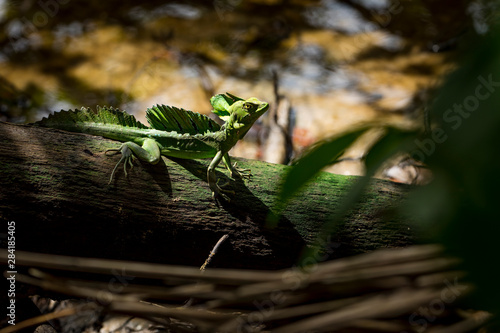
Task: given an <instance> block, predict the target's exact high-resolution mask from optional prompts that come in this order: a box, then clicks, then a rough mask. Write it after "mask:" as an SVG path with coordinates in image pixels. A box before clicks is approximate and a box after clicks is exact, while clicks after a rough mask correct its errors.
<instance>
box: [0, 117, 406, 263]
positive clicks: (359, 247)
mask: <svg viewBox="0 0 500 333" xmlns="http://www.w3.org/2000/svg"><path fill="white" fill-rule="evenodd" d="M118 146H119V143H118V142H116V141H112V140H107V139H103V138H101V137H95V136H89V135H85V134H75V133H67V132H63V131H59V130H53V129H46V128H38V127H32V126H26V125H13V124H8V123H0V161H1V162H0V179H1V180H2V186H1V187H0V219H1V220H2V222H4V223H3V225H4V226H5V225H6V222H7V221H15V223H16V242H17V243H16V249H17V250H26V251H35V252H44V253H52V254H65V255H73V256H83V257H100V258H110V259H111V258H112V259H122V260H137V261H147V262H157V263H168V264H181V265H194V266H200V265H201V264H203V262H204V261H205V259H206V258H207V256H208V254H209V252H210V250H211V249H212V247H213V246H214V245H215V243H216V242H217V241H218V240H219V239H220V237H221V236H223V235H224V234H228V235H229V238H228V240H227V241H226V242H224V244H222V246H221V247H220V249H219V252H218V253H217V256H216V257H215V258H214V259H213V260H212V262H211V266H213V267H226V268H254V269H278V268H284V267H290V266H292V265H293V264H294V263H296V261H297V258H298V256H299V255H300V253H301V252H302V251H303V250H304V249H305V248H306V247H307V246H308V245H310V244H312V243H313V242H314V241H315V239H316V237H317V235H318V232H319V231H320V230H321V228H322V226H323V225H324V223H326V222H328V221H329V219H331V217H332V216H333V214H334V213H335V211H336V208H337V205H338V204H339V202H340V201H341V200H340V198H341V197H342V196H343V195H344V193H345V192H346V191H348V189H349V186H350V185H351V184H353V183H354V182H355V180H356V178H355V177H346V176H339V175H333V174H328V173H322V174H321V176H320V177H318V178H317V179H316V181H315V182H314V184H312V185H311V186H310V187H309V188H308V189H307V190H306V191H304V192H303V193H302V194H301V195H300V197H298V198H296V199H294V200H293V201H292V202H291V203H290V205H289V206H288V208H287V210H286V211H285V212H284V215H283V217H282V218H281V220H280V221H279V224H278V226H277V227H275V228H268V227H266V218H267V216H268V215H269V214H270V213H271V211H272V209H273V203H274V201H275V196H276V190H277V188H278V186H279V183H280V179H281V176H282V175H283V172H284V171H285V170H286V169H287V168H289V167H287V166H283V165H276V164H269V163H264V162H258V161H250V160H244V159H238V164H239V165H240V166H242V167H244V168H250V169H251V170H252V174H253V175H254V176H253V178H252V180H251V181H250V182H247V181H245V182H243V181H241V180H237V181H233V180H230V179H229V178H228V175H227V174H226V173H225V171H224V170H223V169H219V171H218V177H219V178H220V183H221V184H224V183H226V182H227V183H229V184H228V186H227V188H228V189H231V190H234V191H235V193H236V194H235V195H233V196H232V197H231V202H229V203H224V204H222V205H221V206H217V205H216V203H215V202H214V201H213V200H212V198H211V194H210V190H209V188H208V184H207V182H206V168H207V165H208V161H205V160H181V159H175V160H174V159H168V158H164V161H165V163H160V164H159V165H156V166H149V165H143V164H140V162H136V163H135V164H136V165H135V167H134V168H133V169H132V170H131V171H129V176H128V177H125V175H124V173H123V169H121V168H119V169H118V172H117V174H116V176H115V179H114V181H113V182H112V183H111V184H110V185H108V180H109V176H110V174H111V170H112V169H113V167H114V166H115V164H116V162H117V159H118V158H119V157H118V156H106V155H105V154H104V151H105V150H106V149H108V148H116V147H118ZM407 190H408V187H407V186H404V185H399V184H394V183H391V182H387V181H381V180H374V181H373V183H372V185H371V186H370V188H369V190H368V192H367V194H366V195H365V196H364V198H363V200H362V201H361V202H360V203H359V204H358V205H357V207H356V208H355V209H353V210H352V211H351V212H350V213H349V215H348V216H347V219H346V221H345V223H344V224H343V225H342V227H341V228H339V229H337V230H336V231H335V232H334V233H333V234H332V237H331V239H330V240H331V244H330V246H329V248H330V249H331V250H332V251H330V253H329V256H330V258H339V257H345V256H349V255H353V254H357V253H363V252H368V251H371V250H374V249H377V248H381V247H400V246H406V245H409V244H412V243H414V242H415V236H414V233H413V231H412V229H411V226H410V225H409V224H408V223H407V222H406V221H401V220H398V219H397V218H396V217H394V216H389V217H387V216H384V215H383V214H382V212H383V211H385V210H386V209H388V208H389V209H390V207H391V206H393V205H394V203H397V202H399V201H401V200H402V199H403V198H404V196H405V193H406V192H407ZM2 232H3V233H5V232H6V227H5V228H4V231H2ZM3 242H4V243H3V244H2V246H4V247H5V240H3Z"/></svg>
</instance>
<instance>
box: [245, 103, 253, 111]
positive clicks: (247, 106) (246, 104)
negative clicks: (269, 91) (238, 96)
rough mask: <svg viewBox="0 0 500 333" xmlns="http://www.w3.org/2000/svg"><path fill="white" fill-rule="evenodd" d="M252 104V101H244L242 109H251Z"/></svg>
mask: <svg viewBox="0 0 500 333" xmlns="http://www.w3.org/2000/svg"><path fill="white" fill-rule="evenodd" d="M253 106H254V104H253V103H245V104H243V109H245V110H247V111H251V110H252V109H253Z"/></svg>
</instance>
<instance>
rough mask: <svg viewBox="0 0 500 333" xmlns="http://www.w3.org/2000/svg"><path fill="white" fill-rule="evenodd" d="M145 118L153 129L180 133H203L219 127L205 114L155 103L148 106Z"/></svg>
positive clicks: (213, 130)
mask: <svg viewBox="0 0 500 333" xmlns="http://www.w3.org/2000/svg"><path fill="white" fill-rule="evenodd" d="M146 119H147V120H148V122H149V125H150V126H151V127H152V128H154V129H157V130H162V131H169V132H170V131H174V132H177V133H182V134H184V133H188V134H193V135H194V134H204V133H206V132H216V131H218V130H219V129H220V125H219V124H217V123H216V122H215V121H213V120H212V119H210V118H208V117H207V116H205V115H203V114H200V113H196V112H192V111H188V110H184V109H180V108H176V107H174V106H166V105H156V106H154V107H152V108H149V109H147V111H146Z"/></svg>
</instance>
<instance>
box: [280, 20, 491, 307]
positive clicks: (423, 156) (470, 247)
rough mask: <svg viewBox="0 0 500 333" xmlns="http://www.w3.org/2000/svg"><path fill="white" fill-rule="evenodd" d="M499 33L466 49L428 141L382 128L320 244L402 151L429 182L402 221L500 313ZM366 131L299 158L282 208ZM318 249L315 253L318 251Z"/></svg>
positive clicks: (442, 93) (434, 110) (434, 109)
mask: <svg viewBox="0 0 500 333" xmlns="http://www.w3.org/2000/svg"><path fill="white" fill-rule="evenodd" d="M498 37H499V30H498V28H495V29H493V30H492V31H490V32H489V33H488V34H487V35H485V36H483V37H482V38H480V39H478V40H476V41H475V42H474V43H471V47H470V50H469V51H468V52H466V54H465V56H463V59H462V65H461V66H460V67H459V68H458V69H457V70H456V71H455V72H454V73H452V74H451V75H450V76H449V77H448V79H447V80H446V82H445V83H444V84H443V86H442V87H441V89H440V90H439V93H438V95H437V97H436V99H435V101H434V103H433V104H432V106H431V108H430V114H431V117H432V129H431V131H429V132H427V133H423V134H422V135H418V133H414V132H413V133H412V132H405V131H402V130H399V129H396V128H387V129H386V134H385V135H384V136H383V137H381V138H380V139H379V140H378V142H377V143H376V144H375V145H374V146H373V147H372V148H371V150H370V152H369V153H368V155H367V156H366V160H365V162H366V167H367V176H366V177H360V179H359V181H358V182H357V183H356V184H355V185H354V186H353V187H352V189H351V191H350V192H349V193H347V194H346V197H345V198H344V202H343V204H341V205H340V206H341V207H342V208H341V211H340V212H338V213H337V215H336V216H335V217H334V218H333V219H331V220H330V221H327V222H326V224H325V227H324V229H325V231H324V234H325V236H326V235H328V233H329V232H330V231H331V230H333V229H332V227H333V226H334V225H336V224H339V223H341V222H342V217H343V216H344V215H345V213H346V212H347V211H348V210H349V209H350V208H352V207H353V205H355V204H356V203H357V202H358V200H359V199H360V197H361V195H362V193H363V189H364V188H365V186H366V185H367V184H368V182H369V177H370V176H372V175H373V174H374V172H375V171H376V170H377V169H378V168H379V167H380V166H381V164H382V163H383V161H384V160H386V159H387V158H389V157H390V156H392V155H394V154H395V153H397V152H401V151H406V152H409V153H410V154H411V156H412V157H414V158H417V159H420V160H423V161H424V162H425V163H426V164H427V165H428V166H429V167H430V168H431V169H432V170H433V173H434V178H435V179H434V180H433V181H432V182H431V183H430V184H429V185H428V186H423V187H421V188H418V189H416V190H415V191H413V192H412V193H411V195H410V198H409V200H408V202H406V203H405V204H404V206H403V207H402V208H403V209H402V210H401V212H402V213H404V214H408V213H410V214H411V215H412V217H416V221H417V222H418V224H419V227H420V228H421V229H422V230H423V231H425V234H427V235H429V234H430V235H432V237H429V239H427V240H428V241H438V242H441V243H443V244H444V245H445V246H446V248H447V249H448V251H449V252H450V253H452V254H453V255H456V256H458V257H460V258H462V259H463V261H464V262H463V265H464V268H466V269H467V270H468V272H470V279H472V280H473V282H474V283H476V285H477V286H478V292H477V293H476V297H477V300H478V301H479V302H480V305H479V306H480V307H482V308H484V307H488V308H489V309H498V299H499V298H500V288H498V284H497V281H498V279H499V275H500V268H499V267H498V265H497V264H496V256H497V255H498V254H499V252H500V247H499V245H498V244H499V242H498V237H499V236H500V223H499V222H498V219H497V216H498V198H499V197H498V194H497V193H498V191H499V189H500V177H499V176H498V172H499V171H500V157H499V155H497V154H496V152H497V150H498V143H499V142H500V112H499V111H500V91H499V90H500V64H499V59H500V42H499V40H500V39H499V38H498ZM366 130H367V128H363V129H360V130H356V131H353V132H349V133H346V134H345V135H343V136H340V137H337V138H334V139H331V140H328V141H326V142H324V143H322V144H321V145H319V146H317V147H316V148H315V149H313V150H312V151H311V152H310V153H309V154H307V155H306V156H304V157H303V158H302V159H301V160H300V161H299V162H298V163H297V164H296V166H295V168H293V170H291V171H290V172H289V173H288V174H287V175H286V176H285V179H284V183H283V186H282V194H281V197H280V200H281V204H282V205H284V203H285V202H286V201H287V200H288V199H289V198H290V197H292V196H293V195H295V194H296V193H297V192H298V191H299V190H300V189H301V188H302V187H303V186H304V185H305V184H306V183H307V182H309V181H311V179H313V177H314V176H315V175H316V174H317V172H319V170H321V168H323V167H324V166H326V165H327V164H330V163H331V161H332V159H333V160H335V159H336V158H338V157H339V156H340V155H341V153H342V151H343V150H344V149H345V148H346V147H347V146H348V145H349V144H350V143H352V142H353V141H354V139H356V138H357V137H358V136H359V135H361V134H362V133H363V132H364V131H366ZM318 250H319V249H316V251H318Z"/></svg>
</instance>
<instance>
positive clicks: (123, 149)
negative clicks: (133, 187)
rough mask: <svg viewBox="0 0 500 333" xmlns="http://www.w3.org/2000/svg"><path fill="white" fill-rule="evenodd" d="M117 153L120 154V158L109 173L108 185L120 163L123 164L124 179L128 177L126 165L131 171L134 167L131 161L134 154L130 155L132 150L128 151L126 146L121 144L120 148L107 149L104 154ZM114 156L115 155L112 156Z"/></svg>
mask: <svg viewBox="0 0 500 333" xmlns="http://www.w3.org/2000/svg"><path fill="white" fill-rule="evenodd" d="M110 151H112V152H117V153H121V154H122V157H121V158H120V160H119V161H118V163H116V165H115V167H114V169H113V172H111V177H109V182H108V185H109V184H111V182H112V181H113V178H114V177H115V172H116V169H117V168H118V166H119V165H120V163H122V162H123V171H124V172H125V177H127V176H128V173H127V164H128V165H129V166H130V169H132V168H133V167H134V164H132V161H133V159H134V154H133V153H132V150H130V148H129V147H128V146H127V145H126V144H122V145H121V147H120V148H111V149H108V150H106V151H105V152H104V154H106V155H107V153H108V152H110ZM113 155H115V154H113Z"/></svg>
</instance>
